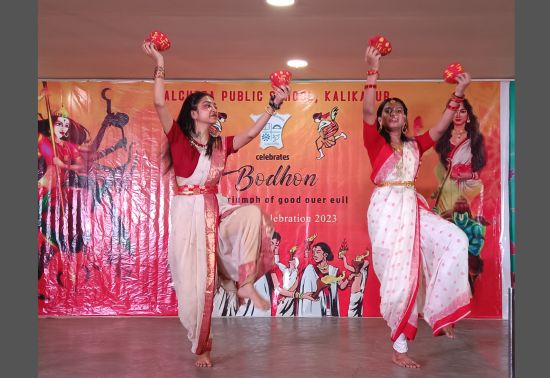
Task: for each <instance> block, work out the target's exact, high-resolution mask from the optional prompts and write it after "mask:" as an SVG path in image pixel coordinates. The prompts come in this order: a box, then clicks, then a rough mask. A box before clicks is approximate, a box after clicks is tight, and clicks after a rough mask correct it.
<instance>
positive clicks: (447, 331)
mask: <svg viewBox="0 0 550 378" xmlns="http://www.w3.org/2000/svg"><path fill="white" fill-rule="evenodd" d="M441 330H442V331H443V333H444V334H445V336H447V337H448V338H449V339H454V338H455V330H454V329H453V326H452V325H448V326H446V327H443V328H442V329H441Z"/></svg>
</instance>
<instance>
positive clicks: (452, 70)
mask: <svg viewBox="0 0 550 378" xmlns="http://www.w3.org/2000/svg"><path fill="white" fill-rule="evenodd" d="M463 72H464V67H462V64H460V63H453V64H450V65H449V67H447V68H446V69H445V71H444V72H443V79H444V80H445V81H446V82H447V83H449V84H456V77H457V76H458V75H460V74H461V73H463Z"/></svg>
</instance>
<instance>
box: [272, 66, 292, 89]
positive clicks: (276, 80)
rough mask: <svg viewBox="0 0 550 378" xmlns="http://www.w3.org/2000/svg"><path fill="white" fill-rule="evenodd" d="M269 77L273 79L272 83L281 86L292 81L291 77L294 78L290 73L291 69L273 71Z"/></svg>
mask: <svg viewBox="0 0 550 378" xmlns="http://www.w3.org/2000/svg"><path fill="white" fill-rule="evenodd" d="M269 79H271V84H272V85H273V86H274V87H281V86H283V85H288V84H289V83H290V79H292V74H291V73H290V71H285V70H279V71H275V72H273V73H272V74H271V75H270V76H269Z"/></svg>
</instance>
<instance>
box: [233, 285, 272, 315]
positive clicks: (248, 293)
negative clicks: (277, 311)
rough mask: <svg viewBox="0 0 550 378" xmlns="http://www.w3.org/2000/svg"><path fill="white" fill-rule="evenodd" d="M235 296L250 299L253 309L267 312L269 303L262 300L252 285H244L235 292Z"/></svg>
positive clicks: (269, 306)
mask: <svg viewBox="0 0 550 378" xmlns="http://www.w3.org/2000/svg"><path fill="white" fill-rule="evenodd" d="M237 296H238V297H240V298H250V300H251V301H252V303H253V304H254V307H256V308H259V309H260V310H264V311H266V310H269V309H270V308H271V305H270V303H269V301H266V300H265V299H263V298H262V296H261V295H260V294H258V292H257V291H256V288H255V287H254V285H253V284H252V283H246V284H244V285H243V286H241V287H240V288H239V290H237Z"/></svg>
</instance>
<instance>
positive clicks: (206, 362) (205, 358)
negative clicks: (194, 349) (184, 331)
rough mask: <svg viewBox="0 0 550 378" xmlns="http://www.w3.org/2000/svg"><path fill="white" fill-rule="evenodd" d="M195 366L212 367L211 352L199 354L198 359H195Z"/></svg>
mask: <svg viewBox="0 0 550 378" xmlns="http://www.w3.org/2000/svg"><path fill="white" fill-rule="evenodd" d="M195 366H197V367H212V360H211V359H210V352H204V353H203V354H199V356H198V357H197V360H196V361H195Z"/></svg>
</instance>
